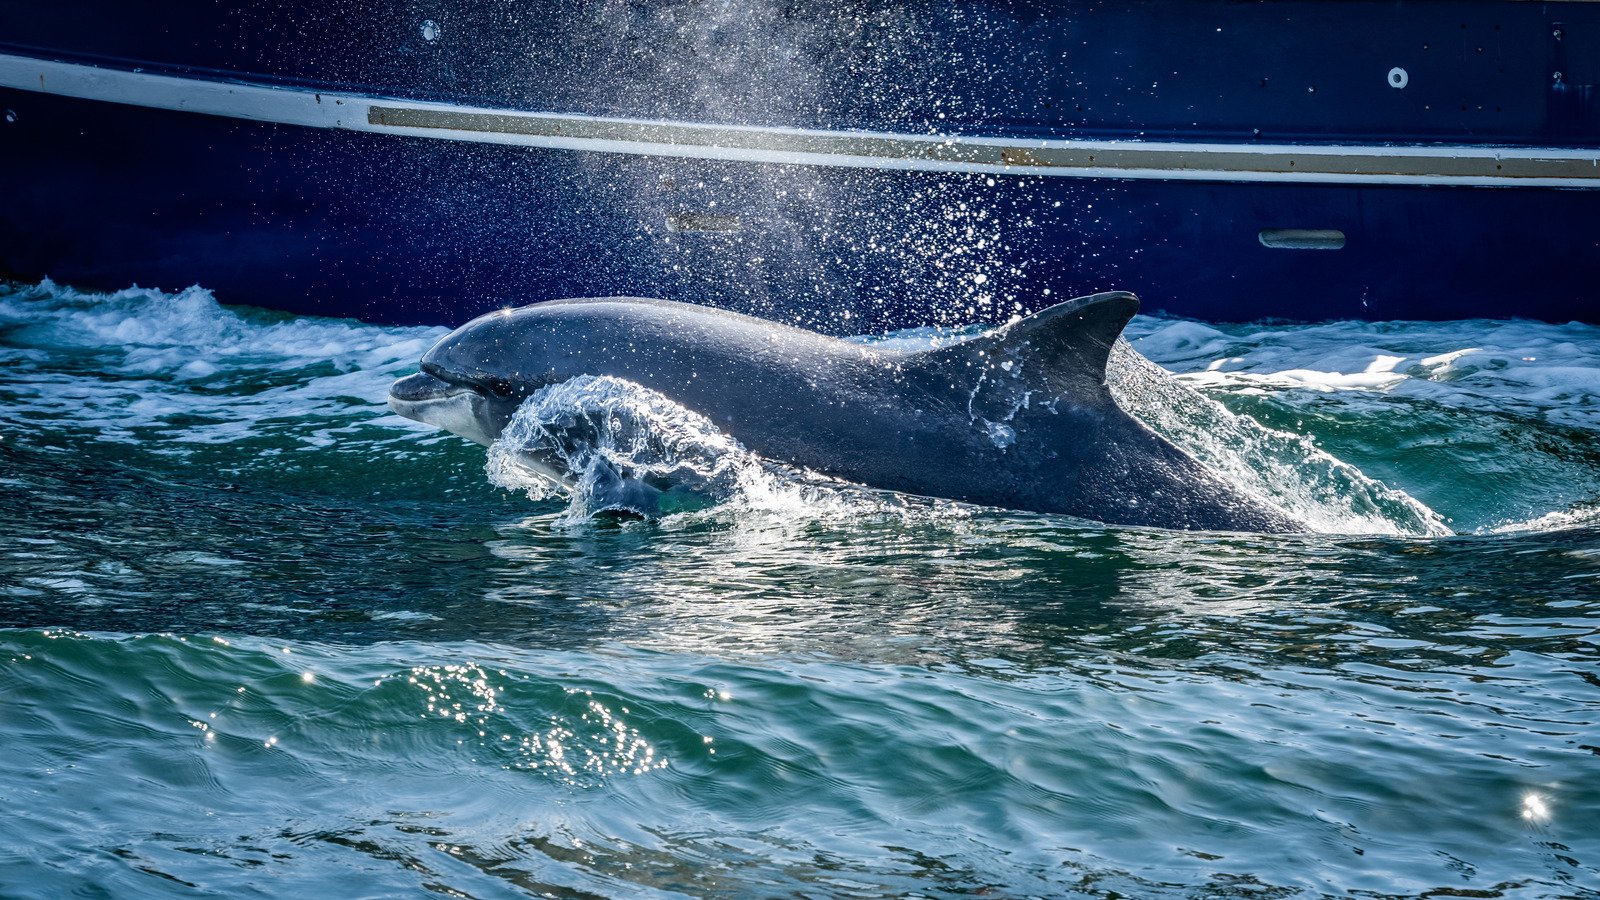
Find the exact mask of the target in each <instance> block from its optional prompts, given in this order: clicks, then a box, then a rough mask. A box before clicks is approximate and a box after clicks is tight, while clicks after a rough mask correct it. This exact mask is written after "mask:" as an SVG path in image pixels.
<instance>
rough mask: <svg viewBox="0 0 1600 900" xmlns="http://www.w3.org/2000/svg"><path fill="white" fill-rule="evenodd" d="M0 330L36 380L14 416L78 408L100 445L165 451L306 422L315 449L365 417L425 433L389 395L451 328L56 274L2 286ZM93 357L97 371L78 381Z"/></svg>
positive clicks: (8, 354) (22, 390)
mask: <svg viewBox="0 0 1600 900" xmlns="http://www.w3.org/2000/svg"><path fill="white" fill-rule="evenodd" d="M0 329H3V330H4V331H5V335H6V340H5V345H4V348H3V350H0V357H3V358H4V360H5V361H6V362H7V363H8V364H9V365H11V366H12V367H13V371H15V372H19V373H21V374H22V375H23V376H25V377H21V378H18V379H17V380H16V383H15V384H14V385H13V388H12V391H11V393H10V395H9V396H8V400H9V401H10V403H9V406H10V410H9V411H8V412H9V415H13V416H26V415H29V414H40V413H44V414H49V415H63V416H68V417H70V419H71V420H72V421H73V423H74V424H75V425H76V426H78V427H84V428H89V429H92V430H94V431H96V432H98V434H99V436H100V438H101V439H102V440H109V441H116V442H123V443H144V444H148V445H149V446H151V448H152V450H154V451H155V452H163V453H165V452H182V445H185V444H188V445H193V444H226V443H233V442H237V441H240V440H245V439H249V438H252V437H257V436H260V435H261V434H262V433H263V431H264V430H270V429H282V428H285V427H287V426H288V425H289V424H291V423H295V422H298V423H299V424H298V425H296V426H295V427H294V429H293V430H294V432H295V435H294V437H295V439H296V440H298V441H300V442H302V443H303V444H304V445H305V446H308V447H320V446H327V445H330V444H332V443H335V442H336V441H338V440H340V439H341V435H343V434H345V433H346V431H347V429H348V428H349V427H350V425H351V424H352V420H357V419H359V420H373V419H376V418H381V419H382V421H383V423H384V424H385V425H392V426H395V427H398V428H403V429H405V430H407V431H411V432H415V433H417V434H428V433H430V430H428V429H425V428H423V427H422V426H416V425H414V424H413V423H409V422H407V421H406V420H404V419H401V418H400V417H398V416H393V415H388V414H387V411H386V409H385V407H384V406H383V402H384V398H385V397H386V396H387V393H388V387H389V384H390V383H391V382H392V381H393V379H394V378H395V377H396V375H397V374H399V373H401V372H403V371H404V370H407V369H411V368H413V367H415V365H416V361H417V359H418V358H419V357H420V356H421V355H422V353H423V352H424V351H426V350H427V349H428V347H430V346H432V344H433V342H434V341H436V340H437V339H438V338H439V337H440V336H441V335H442V334H444V332H445V330H444V329H442V328H386V327H378V326H373V325H366V324H362V323H359V322H350V321H342V320H337V319H319V318H311V317H301V318H291V317H287V316H284V315H282V314H279V313H270V312H266V311H262V310H252V309H247V308H229V307H225V306H222V305H221V304H219V303H218V302H217V300H216V298H215V297H214V296H212V294H211V292H210V291H208V290H205V289H204V288H200V287H191V288H187V289H185V290H182V291H178V292H176V293H166V292H163V291H160V290H155V289H151V288H140V287H131V288H127V289H124V290H121V291H115V292H112V293H96V292H86V291H78V290H74V289H72V288H68V287H64V286H61V285H57V284H55V283H54V282H52V281H50V280H48V279H46V280H44V281H42V282H40V283H39V284H37V285H14V284H13V285H5V284H0ZM85 365H87V366H89V367H90V368H92V370H93V371H94V372H97V373H100V377H96V378H84V377H81V376H80V372H81V370H82V369H83V367H84V366H85ZM108 376H111V377H108ZM153 437H159V438H162V439H164V443H159V444H158V443H154V442H152V441H150V438H153Z"/></svg>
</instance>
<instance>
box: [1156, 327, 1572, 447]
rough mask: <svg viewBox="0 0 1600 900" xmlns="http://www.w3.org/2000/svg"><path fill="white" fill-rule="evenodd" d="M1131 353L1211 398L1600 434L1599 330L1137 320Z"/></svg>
mask: <svg viewBox="0 0 1600 900" xmlns="http://www.w3.org/2000/svg"><path fill="white" fill-rule="evenodd" d="M1128 337H1129V339H1130V340H1132V341H1133V342H1134V344H1135V345H1136V346H1137V347H1138V349H1139V352H1140V353H1142V354H1144V355H1145V356H1147V357H1149V358H1150V359H1153V360H1155V361H1156V362H1158V363H1160V364H1161V365H1163V366H1165V367H1167V368H1169V369H1171V370H1173V371H1175V372H1178V373H1180V374H1181V375H1183V377H1184V379H1185V380H1187V381H1189V382H1190V383H1191V384H1195V385H1197V386H1200V387H1202V388H1205V389H1208V390H1225V391H1230V392H1250V391H1258V392H1259V391H1274V392H1276V391H1284V390H1302V391H1314V392H1318V393H1342V394H1346V395H1359V394H1361V393H1369V394H1371V393H1378V394H1385V395H1390V396H1399V397H1405V398H1411V399H1425V400H1431V401H1434V402H1438V403H1443V404H1446V405H1449V406H1454V407H1467V408H1473V409H1483V410H1493V411H1497V412H1507V411H1511V412H1518V413H1521V414H1525V415H1531V416H1535V417H1538V418H1542V419H1545V420H1546V421H1549V422H1553V423H1557V424H1562V425H1569V426H1575V427H1580V428H1587V429H1600V327H1596V326H1593V325H1582V324H1579V323H1576V322H1574V323H1568V324H1565V325H1551V324H1546V323H1542V322H1527V321H1520V320H1509V321H1489V320H1481V319H1477V320H1465V321H1458V322H1327V323H1322V324H1318V325H1282V326H1263V325H1219V326H1210V325H1203V324H1201V323H1198V322H1188V321H1173V320H1164V319H1155V318H1147V317H1140V318H1136V319H1135V320H1134V322H1133V323H1132V324H1131V325H1130V326H1129V329H1128Z"/></svg>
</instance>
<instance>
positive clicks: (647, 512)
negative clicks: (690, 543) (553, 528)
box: [584, 456, 661, 519]
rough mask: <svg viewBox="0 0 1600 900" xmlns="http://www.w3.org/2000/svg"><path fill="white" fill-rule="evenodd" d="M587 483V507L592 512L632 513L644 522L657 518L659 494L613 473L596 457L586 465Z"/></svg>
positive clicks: (610, 468) (656, 490)
mask: <svg viewBox="0 0 1600 900" xmlns="http://www.w3.org/2000/svg"><path fill="white" fill-rule="evenodd" d="M584 481H586V482H587V485H586V486H587V488H588V494H589V498H588V499H589V506H590V508H591V509H592V510H594V511H595V512H602V511H608V512H632V513H638V514H639V515H641V516H644V517H645V518H647V519H654V518H658V517H659V516H660V515H661V503H660V498H661V491H660V490H658V489H656V488H653V487H651V486H650V485H648V484H645V483H644V482H643V481H640V480H639V479H637V478H629V477H627V476H625V475H623V474H622V473H621V472H619V471H617V467H616V466H614V465H612V464H611V463H610V462H609V461H607V460H606V459H604V458H602V457H599V456H596V457H595V459H594V461H593V462H592V463H590V465H589V473H588V476H587V477H586V478H585V479H584Z"/></svg>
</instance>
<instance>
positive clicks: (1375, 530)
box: [1106, 340, 1451, 536]
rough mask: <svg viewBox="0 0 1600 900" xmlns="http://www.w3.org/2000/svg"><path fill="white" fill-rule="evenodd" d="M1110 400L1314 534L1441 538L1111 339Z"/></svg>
mask: <svg viewBox="0 0 1600 900" xmlns="http://www.w3.org/2000/svg"><path fill="white" fill-rule="evenodd" d="M1106 380H1107V384H1108V385H1109V386H1110V388H1111V393H1112V395H1113V396H1115V397H1116V398H1117V402H1118V403H1119V404H1120V405H1121V406H1122V407H1123V408H1124V409H1126V410H1128V411H1129V412H1130V413H1131V414H1133V415H1134V416H1136V417H1138V418H1139V419H1140V420H1141V421H1143V422H1144V423H1145V424H1146V425H1149V426H1150V427H1151V428H1152V429H1154V430H1155V431H1157V432H1158V433H1160V434H1161V435H1163V436H1164V437H1166V438H1167V439H1168V440H1170V441H1172V442H1173V443H1175V444H1177V445H1178V446H1180V447H1182V448H1184V449H1185V450H1187V451H1189V452H1190V453H1191V454H1193V455H1194V456H1195V458H1197V459H1199V460H1200V462H1202V463H1204V464H1205V465H1206V466H1207V467H1208V468H1210V469H1212V470H1213V471H1215V472H1218V473H1219V474H1221V475H1222V476H1223V478H1225V479H1226V480H1227V481H1229V482H1230V483H1232V484H1233V485H1234V486H1235V487H1236V488H1238V489H1240V490H1243V491H1245V492H1246V493H1248V494H1251V495H1252V496H1255V497H1257V498H1258V499H1261V500H1263V501H1265V502H1267V503H1269V504H1271V505H1273V506H1276V507H1277V508H1279V509H1281V510H1282V511H1284V512H1285V513H1287V514H1289V515H1290V516H1292V517H1293V518H1295V519H1298V520H1300V521H1303V522H1305V523H1306V524H1308V525H1310V526H1311V527H1312V528H1313V529H1315V530H1317V531H1322V532H1329V533H1340V534H1405V535H1423V536H1427V535H1432V536H1438V535H1446V534H1449V533H1451V532H1450V528H1449V527H1448V526H1447V525H1445V523H1444V522H1443V521H1442V520H1441V519H1440V518H1439V516H1438V515H1437V514H1435V513H1434V512H1433V511H1432V510H1430V509H1428V508H1427V507H1426V506H1425V505H1423V504H1422V503H1420V502H1418V501H1417V500H1416V499H1414V498H1412V497H1411V496H1409V495H1407V494H1406V493H1405V492H1404V491H1399V490H1395V489H1394V488H1390V487H1388V486H1386V485H1384V484H1382V483H1380V482H1378V481H1375V480H1373V479H1371V478H1368V477H1367V476H1366V475H1363V474H1362V473H1361V471H1360V470H1359V469H1357V468H1356V467H1355V466H1352V465H1350V464H1348V463H1345V462H1343V461H1341V460H1339V459H1337V458H1335V457H1334V456H1332V455H1331V454H1329V453H1327V452H1325V451H1323V450H1321V449H1319V448H1317V446H1316V445H1315V444H1313V443H1312V442H1311V440H1310V439H1308V438H1306V437H1304V436H1302V435H1296V434H1290V433H1288V432H1283V431H1278V430H1275V429H1272V428H1268V427H1266V426H1264V425H1262V424H1261V423H1260V422H1257V421H1256V420H1254V419H1252V418H1250V417H1249V416H1241V415H1236V414H1234V413H1232V412H1229V411H1228V410H1227V409H1226V408H1224V407H1223V406H1222V404H1220V403H1218V402H1216V401H1215V400H1211V399H1209V398H1207V397H1205V396H1204V395H1202V394H1200V393H1199V392H1197V391H1195V390H1194V389H1193V388H1190V387H1188V386H1187V385H1185V384H1183V383H1181V382H1179V381H1178V380H1176V379H1174V378H1173V377H1172V376H1171V375H1170V374H1169V373H1167V372H1166V371H1165V370H1163V369H1162V368H1161V367H1160V366H1157V365H1156V364H1155V363H1153V362H1151V361H1150V360H1148V359H1145V358H1144V357H1143V356H1141V355H1139V353H1138V352H1137V351H1135V350H1134V349H1133V348H1131V347H1129V346H1128V343H1127V342H1126V341H1121V340H1119V341H1117V343H1116V346H1115V347H1113V348H1112V353H1111V362H1110V365H1109V366H1107V370H1106Z"/></svg>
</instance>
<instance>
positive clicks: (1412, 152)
mask: <svg viewBox="0 0 1600 900" xmlns="http://www.w3.org/2000/svg"><path fill="white" fill-rule="evenodd" d="M0 87H9V88H16V89H20V90H28V91H37V92H42V93H47V94H55V95H59V96H65V97H75V98H79V99H85V100H100V101H105V102H109V103H119V104H125V105H132V106H142V107H149V108H155V109H167V110H178V111H185V112H195V113H202V114H206V115H213V116H223V117H228V118H236V119H247V120H251V121H258V122H271V123H275V124H281V125H301V126H305V127H310V128H333V129H341V130H348V131H361V132H369V133H377V134H402V135H410V136H415V137H427V138H438V139H445V140H455V141H465V142H471V143H489V144H503V145H510V146H522V147H540V148H553V149H567V150H586V151H595V152H603V153H624V154H634V155H642V156H670V157H683V158H695V159H718V160H732V161H740V162H754V163H774V164H783V165H801V166H838V167H848V168H871V169H889V170H904V171H926V172H951V173H962V172H967V173H989V174H1001V175H1038V176H1058V177H1079V178H1135V179H1181V180H1205V181H1248V182H1292V183H1320V184H1440V185H1444V184H1451V185H1482V186H1493V185H1498V186H1507V185H1521V186H1528V187H1587V188H1600V150H1578V149H1567V148H1528V147H1468V146H1459V145H1438V146H1401V147H1382V146H1313V145H1271V146H1268V145H1240V144H1204V143H1180V142H1168V141H1126V140H1121V141H1119V140H1027V139H1015V138H981V137H957V136H941V135H907V134H889V133H881V132H868V131H822V130H809V129H799V128H759V127H747V126H726V125H705V124H699V123H690V122H671V121H650V120H639V119H622V118H605V117H596V116H582V115H565V114H558V113H543V112H519V111H512V110H497V109H489V108H481V107H470V106H462V105H457V104H447V103H430V102H423V101H412V100H396V99H384V98H379V97H374V96H369V95H362V94H352V93H331V92H323V91H314V90H310V89H306V88H290V87H278V86H273V85H263V84H249V83H241V82H227V81H215V80H208V79H201V78H184V77H177V76H171V75H157V74H153V73H147V72H138V71H128V70H123V69H109V68H101V67H98V66H89V65H81V64H75V63H62V62H54V61H48V60H40V59H34V58H31V57H24V56H15V55H5V54H0Z"/></svg>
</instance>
